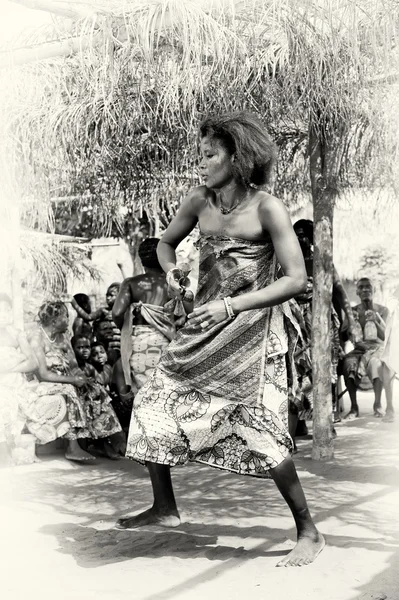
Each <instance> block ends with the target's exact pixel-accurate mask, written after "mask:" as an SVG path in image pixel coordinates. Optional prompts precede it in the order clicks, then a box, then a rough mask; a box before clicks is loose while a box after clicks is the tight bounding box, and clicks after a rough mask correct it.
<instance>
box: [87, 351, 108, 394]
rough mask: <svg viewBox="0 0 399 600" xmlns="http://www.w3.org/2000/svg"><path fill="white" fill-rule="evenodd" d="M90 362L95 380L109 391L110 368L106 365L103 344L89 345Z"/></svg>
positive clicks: (106, 356)
mask: <svg viewBox="0 0 399 600" xmlns="http://www.w3.org/2000/svg"><path fill="white" fill-rule="evenodd" d="M90 362H91V364H92V365H93V367H94V368H95V370H96V371H97V378H98V380H99V381H100V382H101V383H102V385H103V386H104V387H105V388H106V389H107V390H109V386H110V384H111V379H112V367H111V365H110V364H108V355H107V351H106V349H105V346H104V344H102V343H101V342H93V343H92V344H91V354H90Z"/></svg>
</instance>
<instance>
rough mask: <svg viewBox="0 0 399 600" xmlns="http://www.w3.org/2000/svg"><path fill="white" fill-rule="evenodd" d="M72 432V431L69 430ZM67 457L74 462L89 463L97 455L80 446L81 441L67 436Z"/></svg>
mask: <svg viewBox="0 0 399 600" xmlns="http://www.w3.org/2000/svg"><path fill="white" fill-rule="evenodd" d="M69 433H71V432H69ZM65 458H66V459H68V460H72V461H74V462H81V463H88V462H93V461H95V460H96V457H95V456H93V455H92V454H89V452H86V451H85V450H83V448H81V447H80V445H79V441H78V440H77V439H76V438H75V439H70V438H69V437H67V448H66V450H65Z"/></svg>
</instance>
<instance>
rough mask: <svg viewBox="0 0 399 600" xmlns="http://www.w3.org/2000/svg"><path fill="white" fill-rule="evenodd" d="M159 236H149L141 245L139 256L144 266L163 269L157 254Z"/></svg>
mask: <svg viewBox="0 0 399 600" xmlns="http://www.w3.org/2000/svg"><path fill="white" fill-rule="evenodd" d="M158 244H159V239H158V238H147V239H146V240H144V241H143V242H141V244H140V246H139V257H140V260H141V263H142V265H143V267H147V268H148V269H162V267H161V265H160V264H159V260H158V256H157V247H158Z"/></svg>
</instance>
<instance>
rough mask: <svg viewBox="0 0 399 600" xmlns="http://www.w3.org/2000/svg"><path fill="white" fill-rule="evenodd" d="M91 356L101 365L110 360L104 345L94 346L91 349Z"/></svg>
mask: <svg viewBox="0 0 399 600" xmlns="http://www.w3.org/2000/svg"><path fill="white" fill-rule="evenodd" d="M91 358H92V361H93V362H95V363H98V364H99V365H102V366H104V365H105V363H106V362H107V360H108V356H107V353H106V352H105V349H104V347H103V346H94V347H93V348H92V349H91Z"/></svg>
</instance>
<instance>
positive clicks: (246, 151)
mask: <svg viewBox="0 0 399 600" xmlns="http://www.w3.org/2000/svg"><path fill="white" fill-rule="evenodd" d="M200 138H201V154H202V160H201V163H200V172H201V175H202V177H203V179H204V183H205V185H203V186H200V187H197V188H195V189H193V190H192V191H191V192H190V193H189V194H188V196H187V198H186V199H185V200H184V201H183V203H182V205H181V207H180V210H179V212H178V214H177V215H176V217H175V218H174V219H173V221H172V222H171V224H170V225H169V227H168V228H167V230H166V232H165V233H164V235H163V237H162V239H161V241H160V243H159V246H158V257H159V262H160V264H161V266H162V268H163V269H164V271H165V272H166V273H167V281H168V282H169V284H170V286H171V288H172V289H174V291H175V293H176V294H177V295H178V294H179V293H180V291H181V288H180V283H179V282H180V280H181V278H182V275H183V274H182V273H181V272H180V271H179V269H178V268H177V267H176V253H175V249H176V247H177V245H178V244H179V243H180V242H181V241H182V240H183V239H184V238H185V237H186V236H187V235H188V234H189V233H190V231H191V230H192V229H193V228H194V227H195V225H197V224H198V225H199V228H200V232H201V235H200V240H199V249H200V267H199V282H198V291H197V297H196V301H195V309H194V311H193V312H192V313H191V314H190V315H189V318H188V321H187V324H186V325H185V326H184V327H183V328H182V329H181V330H180V331H179V332H178V334H177V336H176V338H175V339H174V340H173V341H172V342H171V343H170V345H169V346H168V348H167V350H166V351H165V352H164V354H163V356H162V358H161V360H160V362H159V363H158V367H157V368H156V369H155V370H154V372H153V374H152V375H151V377H150V379H149V380H148V382H147V383H146V384H145V385H144V386H143V387H142V388H141V390H140V391H139V392H138V394H137V396H136V398H135V401H134V406H133V412H132V419H131V424H130V431H129V440H128V448H127V453H126V454H127V456H129V457H130V458H133V459H135V460H138V461H140V462H142V463H145V464H146V465H147V467H148V469H149V473H150V477H151V482H152V486H153V492H154V504H153V506H152V507H151V508H150V509H149V510H147V511H145V512H143V513H141V514H139V515H137V516H134V517H128V518H124V519H120V520H119V521H118V526H119V527H120V528H124V529H129V528H134V527H139V526H141V525H147V524H151V523H158V524H162V525H165V526H177V525H178V524H179V523H180V517H179V513H178V509H177V506H176V501H175V497H174V493H173V488H172V482H171V478H170V467H171V466H174V465H178V464H184V463H186V462H187V461H189V460H191V461H198V462H200V463H204V464H207V465H210V466H213V467H218V468H221V469H227V470H229V471H233V472H235V473H239V474H242V475H253V476H258V477H266V476H271V477H272V478H273V480H274V481H275V483H276V485H277V487H278V489H279V490H280V492H281V494H282V496H283V498H284V499H285V501H286V502H287V504H288V506H289V508H290V509H291V511H292V514H293V517H294V520H295V524H296V527H297V532H298V540H297V544H296V546H295V548H294V549H293V550H292V552H291V553H290V554H289V555H288V556H287V557H284V559H283V560H282V561H280V563H279V566H289V565H296V566H300V565H304V564H309V563H311V562H312V561H313V560H314V559H315V558H316V556H317V555H318V554H319V552H320V551H321V550H322V548H323V546H324V539H323V536H322V535H321V534H320V533H319V532H318V531H317V529H316V527H315V525H314V523H313V521H312V519H311V516H310V513H309V510H308V507H307V504H306V499H305V496H304V493H303V490H302V487H301V484H300V482H299V480H298V477H297V473H296V470H295V466H294V463H293V461H292V459H291V457H290V451H291V449H292V439H291V437H290V435H289V433H288V429H287V417H288V403H287V393H288V392H287V369H286V355H288V358H289V362H290V363H292V357H293V351H294V346H295V340H296V335H297V334H296V330H295V326H294V321H293V320H292V319H291V318H290V310H289V307H288V304H287V302H286V301H287V300H289V299H290V298H292V297H294V296H296V295H297V294H299V293H301V292H303V291H304V290H305V288H306V270H305V266H304V260H303V256H302V252H301V249H300V247H299V243H298V240H297V238H296V235H295V233H294V231H293V228H292V225H291V222H290V218H289V215H288V213H287V211H286V209H285V208H284V206H283V204H282V202H280V201H279V200H278V199H276V198H274V197H273V196H271V195H270V194H268V193H266V192H265V191H263V190H262V189H259V188H258V186H262V185H263V184H266V183H267V182H268V181H269V178H270V173H271V169H272V166H273V162H274V159H275V154H276V152H275V147H274V144H273V143H272V141H271V139H270V137H269V135H268V133H267V132H266V130H265V128H264V126H263V125H262V123H261V122H260V121H259V120H258V119H257V118H256V117H255V116H253V115H251V114H249V113H245V112H240V113H233V114H224V115H219V116H216V117H211V118H208V119H206V120H205V121H204V123H203V124H202V125H201V127H200ZM277 262H278V263H279V264H280V266H281V268H282V271H283V276H282V277H281V278H280V279H278V280H277V279H276V263H277Z"/></svg>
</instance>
